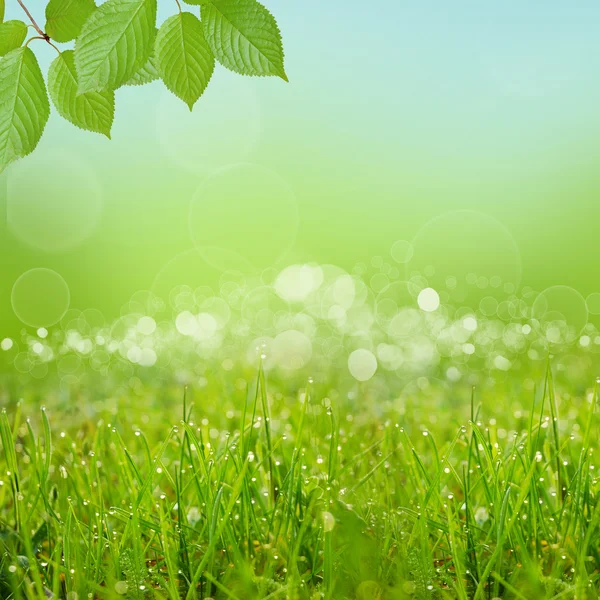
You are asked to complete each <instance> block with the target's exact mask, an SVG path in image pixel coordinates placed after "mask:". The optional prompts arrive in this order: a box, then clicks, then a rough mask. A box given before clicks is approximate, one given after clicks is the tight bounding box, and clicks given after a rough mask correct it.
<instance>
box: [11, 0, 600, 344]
mask: <svg viewBox="0 0 600 600" xmlns="http://www.w3.org/2000/svg"><path fill="white" fill-rule="evenodd" d="M42 4H43V3H41V2H37V1H36V2H35V3H33V4H32V6H31V8H32V10H33V12H34V13H35V15H36V16H37V17H39V20H40V21H42V22H43V10H42ZM267 4H268V6H269V8H270V9H271V10H272V12H273V13H274V14H275V16H276V17H277V19H278V21H279V24H280V27H281V29H282V33H283V38H284V46H285V50H286V70H287V73H288V76H289V78H290V83H289V84H286V83H284V82H283V81H281V80H276V79H249V78H243V77H240V76H237V75H233V74H231V73H229V72H227V71H225V69H223V68H220V67H219V68H217V70H216V72H215V74H214V77H213V80H212V82H211V85H210V86H209V88H208V90H207V92H206V93H205V95H204V97H202V98H201V99H200V101H199V102H198V104H197V105H196V107H195V110H194V112H193V113H189V111H188V109H187V108H186V107H185V106H184V105H183V104H182V103H181V102H180V101H179V100H177V99H176V98H175V97H174V96H172V95H171V94H169V92H167V91H166V89H165V88H164V86H163V85H162V83H160V82H155V83H153V84H151V85H149V86H146V87H144V88H127V89H121V90H119V92H118V94H117V111H116V119H115V124H114V128H113V134H112V141H109V140H107V139H104V138H102V137H100V136H96V135H94V134H90V133H86V132H82V131H79V130H77V129H76V128H74V127H73V126H72V125H70V124H69V123H66V122H64V121H62V120H61V119H60V118H59V117H58V115H56V113H54V114H53V115H52V117H51V120H50V123H49V125H48V127H47V130H46V132H45V134H44V137H43V139H42V141H41V143H40V145H39V147H38V149H37V150H36V152H35V153H34V154H33V155H31V156H30V157H28V158H27V159H25V160H23V161H21V162H20V163H18V164H15V165H12V166H11V167H10V168H9V169H7V171H6V172H5V173H4V174H3V175H1V176H0V208H1V211H0V256H1V257H2V260H1V276H0V328H1V329H0V337H2V335H3V332H6V334H10V333H11V332H13V331H16V330H18V328H19V327H20V324H19V321H18V319H17V318H16V316H15V315H14V313H13V310H12V307H11V298H10V295H11V289H12V286H13V284H14V282H15V280H16V279H17V278H18V277H19V276H20V275H21V274H22V273H23V272H25V271H27V270H29V269H32V268H36V267H45V268H50V269H53V270H55V271H57V272H58V273H60V274H61V276H62V277H63V278H64V279H65V281H66V282H67V284H68V286H69V288H70V291H71V306H72V307H75V308H79V309H85V308H97V309H99V310H101V311H102V312H103V313H104V314H105V316H106V317H107V318H113V317H116V316H118V314H119V310H120V307H121V306H122V305H123V304H124V303H126V302H127V300H128V299H129V297H130V296H131V295H132V294H133V293H134V292H135V291H136V290H142V289H152V288H153V287H154V288H155V289H156V290H157V291H159V292H163V291H165V290H166V291H168V288H169V287H170V286H171V285H175V284H177V283H188V282H189V283H191V284H195V285H199V284H200V283H201V282H207V283H209V284H216V282H217V281H218V278H219V276H220V270H219V268H217V267H220V268H221V269H223V268H236V269H243V268H244V265H246V262H245V261H244V260H242V259H240V258H239V257H240V256H241V257H243V258H245V259H247V260H249V261H250V262H252V263H253V265H254V267H256V268H257V269H258V270H259V271H260V270H261V269H263V268H265V267H268V266H272V265H276V264H279V265H283V264H289V263H293V262H300V261H302V262H303V261H317V262H323V263H334V264H337V265H339V266H342V267H344V268H346V269H351V268H352V267H353V266H354V265H355V264H356V263H357V262H361V261H362V262H368V261H370V260H371V258H372V257H373V256H384V257H388V258H387V259H386V260H390V259H389V252H390V248H391V246H392V244H393V243H394V242H395V241H396V240H399V239H406V240H412V239H413V238H415V236H418V234H419V232H423V227H424V226H426V224H427V223H428V222H430V221H431V219H434V218H435V217H437V216H439V215H444V214H445V213H447V212H448V211H456V210H462V209H468V210H472V211H477V214H478V215H479V216H476V217H475V218H473V219H472V220H470V221H469V223H468V224H464V226H463V225H462V224H461V220H460V215H458V217H457V216H456V215H454V216H452V215H451V216H450V218H449V220H448V226H449V227H446V229H444V228H443V227H442V228H441V230H440V231H441V233H439V234H434V233H432V231H431V230H430V229H425V231H426V232H427V233H426V236H425V241H426V243H427V247H428V250H429V251H430V252H431V253H432V255H435V254H437V255H439V256H444V255H446V256H448V252H450V258H452V257H453V256H455V255H454V254H452V252H455V253H456V257H457V258H456V260H461V261H464V262H465V265H464V269H468V268H469V260H470V259H471V258H473V259H474V260H475V259H476V260H478V261H480V262H481V261H483V263H484V264H490V265H494V264H496V265H504V266H506V265H505V263H506V261H514V252H513V249H514V248H513V246H511V243H512V241H510V237H511V236H512V239H513V240H514V242H515V243H516V248H517V255H518V257H519V258H520V265H514V268H515V269H517V270H518V271H519V272H520V273H521V282H522V284H524V285H530V286H532V287H534V288H535V289H538V290H542V289H544V288H545V287H547V286H551V285H555V284H564V285H569V286H572V287H574V288H576V289H578V290H579V291H580V292H581V293H582V294H583V296H587V295H588V294H590V293H592V292H598V291H600V281H598V273H599V271H600V253H599V252H598V250H597V241H596V239H597V220H598V217H599V216H600V208H599V202H598V198H599V193H600V169H599V168H598V164H599V162H600V68H599V67H600V38H599V37H598V35H597V24H598V22H599V17H600V7H599V6H598V4H597V3H596V2H593V1H591V0H590V1H587V0H586V1H583V2H579V3H577V5H576V6H574V5H573V4H572V3H568V2H559V1H557V2H551V3H548V2H541V1H530V2H526V3H523V2H517V1H510V2H489V3H480V2H475V1H473V2H464V1H463V2H453V3H440V2H418V3H417V2H410V3H409V2H389V1H387V2H379V3H376V4H370V3H369V4H365V3H358V2H357V3H347V2H342V1H341V0H328V2H325V3H323V2H316V1H314V0H310V1H305V2H296V1H293V2H276V1H271V2H268V3H267ZM8 5H9V6H8V16H9V17H13V18H14V17H17V16H19V12H18V9H17V7H16V2H10V0H9V2H8ZM160 6H161V13H162V16H167V15H168V14H170V13H173V12H174V10H175V9H176V7H175V3H174V2H172V3H169V2H166V1H161V2H160ZM190 10H192V11H196V10H197V8H193V7H190ZM19 18H21V17H19ZM32 47H33V48H34V50H35V51H36V53H37V54H38V56H39V58H40V61H41V62H42V63H43V65H45V66H47V65H48V64H49V62H50V61H51V60H52V59H53V56H54V55H53V52H54V51H53V50H52V49H51V48H49V47H47V46H46V45H45V44H43V43H41V42H33V43H32ZM240 163H243V165H245V166H240ZM248 165H250V166H248ZM215 182H216V183H215ZM492 219H493V220H492ZM444 223H445V221H442V224H444ZM452 227H454V228H455V230H454V231H451V230H450V229H451V228H452ZM461 227H462V229H461ZM438 229H439V228H438ZM445 232H446V233H445ZM499 232H504V233H506V232H508V233H507V235H504V233H499ZM507 236H508V237H507ZM463 244H464V245H463ZM198 246H209V247H211V254H210V256H209V262H210V263H211V265H208V264H206V262H205V261H204V260H203V259H202V257H201V256H200V255H199V254H198V253H197V252H195V251H194V250H193V249H194V248H196V247H198ZM215 247H218V250H215V249H214V248H215ZM507 253H509V254H510V253H512V254H510V256H507ZM204 256H205V258H206V253H205V254H204ZM508 266H509V268H512V266H513V265H512V263H511V265H508ZM459 270H460V269H459ZM39 301H40V302H43V301H44V299H43V298H40V299H39Z"/></svg>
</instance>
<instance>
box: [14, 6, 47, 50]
mask: <svg viewBox="0 0 600 600" xmlns="http://www.w3.org/2000/svg"><path fill="white" fill-rule="evenodd" d="M17 2H18V3H19V5H20V7H21V8H22V9H23V10H24V11H25V14H26V15H27V16H28V17H29V20H30V21H31V24H32V25H33V28H34V29H35V30H36V31H37V32H38V33H39V34H40V36H41V37H42V38H43V39H45V40H46V41H47V42H50V36H49V35H48V34H47V33H45V32H44V31H43V30H42V28H41V27H40V26H39V25H38V24H37V23H36V22H35V19H34V18H33V17H32V16H31V13H30V12H29V11H28V10H27V7H26V6H25V5H24V4H23V2H22V0H17Z"/></svg>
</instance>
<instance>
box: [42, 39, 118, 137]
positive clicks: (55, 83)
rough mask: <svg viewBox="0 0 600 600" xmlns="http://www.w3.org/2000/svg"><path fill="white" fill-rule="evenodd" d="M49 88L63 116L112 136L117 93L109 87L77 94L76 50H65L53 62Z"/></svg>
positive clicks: (59, 112)
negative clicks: (101, 90) (104, 89)
mask: <svg viewBox="0 0 600 600" xmlns="http://www.w3.org/2000/svg"><path fill="white" fill-rule="evenodd" d="M48 91H49V92H50V98H52V102H53V104H54V106H55V107H56V110H57V111H58V114H59V115H60V116H61V117H63V118H65V119H66V120H67V121H70V122H71V123H73V125H76V126H77V127H80V128H81V129H87V130H88V131H95V132H97V133H102V134H104V135H105V136H106V137H110V128H111V127H112V123H113V118H114V114H115V93H114V92H113V91H112V90H106V91H103V92H86V93H85V94H77V71H76V70H75V57H74V53H73V50H65V51H64V52H62V53H61V54H60V55H59V56H57V57H56V58H55V59H54V62H53V63H52V64H51V65H50V70H49V71H48Z"/></svg>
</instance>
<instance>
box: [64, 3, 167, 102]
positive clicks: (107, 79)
mask: <svg viewBox="0 0 600 600" xmlns="http://www.w3.org/2000/svg"><path fill="white" fill-rule="evenodd" d="M155 34H156V0H108V1H107V2H105V3H104V4H101V5H100V6H99V7H98V8H97V9H96V10H95V11H94V12H93V13H92V15H91V16H90V18H89V19H88V20H87V21H86V22H85V24H84V26H83V29H82V30H81V34H80V36H79V37H78V38H77V42H76V46H75V65H76V67H77V73H78V75H79V90H78V93H80V94H81V93H85V92H92V91H99V90H105V89H113V90H114V89H116V88H118V87H120V86H121V85H122V84H123V83H125V82H126V81H128V80H129V79H131V77H133V75H134V74H135V73H137V72H138V71H139V70H140V68H141V67H142V66H143V65H144V64H145V63H146V61H147V60H148V57H149V56H150V54H151V52H152V44H153V42H154V37H155Z"/></svg>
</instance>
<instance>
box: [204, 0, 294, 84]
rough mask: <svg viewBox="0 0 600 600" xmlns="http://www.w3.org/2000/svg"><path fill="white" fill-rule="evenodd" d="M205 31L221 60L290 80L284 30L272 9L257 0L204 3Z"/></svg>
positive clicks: (253, 72)
mask: <svg viewBox="0 0 600 600" xmlns="http://www.w3.org/2000/svg"><path fill="white" fill-rule="evenodd" d="M202 24H203V26H204V35H205V37H206V40H207V41H208V44H209V46H210V47H211V49H212V51H213V53H214V55H215V56H216V57H217V60H218V61H219V62H220V63H221V64H222V65H223V66H224V67H227V68H228V69H230V70H232V71H235V72H236V73H241V74H242V75H274V76H276V77H281V78H282V79H284V80H285V81H287V76H286V74H285V70H284V68H283V47H282V43H281V34H280V33H279V28H278V27H277V23H276V21H275V19H274V17H273V15H271V13H270V12H269V11H268V10H267V9H266V8H265V7H264V6H263V5H262V4H260V3H258V2H256V1H255V0H213V1H212V2H210V3H208V4H206V5H205V6H203V7H202Z"/></svg>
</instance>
